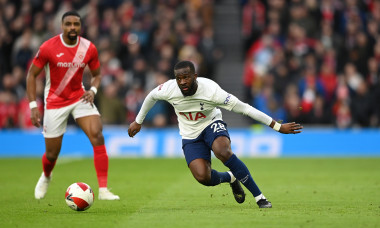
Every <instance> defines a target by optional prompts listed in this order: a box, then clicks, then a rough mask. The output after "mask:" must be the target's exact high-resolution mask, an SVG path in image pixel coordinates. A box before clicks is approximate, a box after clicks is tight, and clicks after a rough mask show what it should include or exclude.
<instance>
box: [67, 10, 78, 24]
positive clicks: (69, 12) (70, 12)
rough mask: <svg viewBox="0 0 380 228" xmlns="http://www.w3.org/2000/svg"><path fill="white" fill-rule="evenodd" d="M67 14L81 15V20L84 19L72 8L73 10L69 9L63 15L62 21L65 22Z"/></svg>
mask: <svg viewBox="0 0 380 228" xmlns="http://www.w3.org/2000/svg"><path fill="white" fill-rule="evenodd" d="M67 16H76V17H79V19H80V20H82V18H81V17H80V15H79V13H78V12H77V11H74V10H71V11H67V12H66V13H64V14H63V15H62V22H63V19H65V17H67Z"/></svg>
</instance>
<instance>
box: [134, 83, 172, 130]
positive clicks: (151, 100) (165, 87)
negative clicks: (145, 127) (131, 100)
mask: <svg viewBox="0 0 380 228" xmlns="http://www.w3.org/2000/svg"><path fill="white" fill-rule="evenodd" d="M168 93H169V84H168V82H166V83H164V84H161V85H159V86H157V87H156V88H154V89H153V90H152V91H150V93H149V94H148V96H146V98H145V100H144V102H143V104H142V106H141V109H140V111H139V113H138V114H137V116H136V123H138V124H142V122H143V121H144V119H145V117H146V115H147V114H148V112H149V110H150V109H151V108H152V107H153V105H154V104H156V102H157V101H158V100H167V96H168Z"/></svg>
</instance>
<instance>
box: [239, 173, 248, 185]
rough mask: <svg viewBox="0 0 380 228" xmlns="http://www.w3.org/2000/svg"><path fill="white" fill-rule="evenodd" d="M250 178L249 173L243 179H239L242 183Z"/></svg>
mask: <svg viewBox="0 0 380 228" xmlns="http://www.w3.org/2000/svg"><path fill="white" fill-rule="evenodd" d="M248 178H249V175H247V176H245V177H244V178H243V179H241V180H239V181H240V182H241V183H243V184H244V183H245V182H246V181H247V180H248Z"/></svg>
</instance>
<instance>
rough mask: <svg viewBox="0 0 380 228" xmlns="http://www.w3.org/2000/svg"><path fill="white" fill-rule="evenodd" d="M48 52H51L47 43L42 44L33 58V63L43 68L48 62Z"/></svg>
mask: <svg viewBox="0 0 380 228" xmlns="http://www.w3.org/2000/svg"><path fill="white" fill-rule="evenodd" d="M48 53H49V52H48V51H47V50H46V48H45V45H44V44H43V45H41V47H40V49H39V50H38V52H37V54H36V56H34V58H33V64H34V65H35V66H37V67H38V68H43V67H44V66H45V65H46V63H47V62H48V57H49V56H48Z"/></svg>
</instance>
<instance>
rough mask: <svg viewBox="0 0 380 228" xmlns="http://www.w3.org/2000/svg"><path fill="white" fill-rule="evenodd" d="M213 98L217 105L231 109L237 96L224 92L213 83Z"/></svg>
mask: <svg viewBox="0 0 380 228" xmlns="http://www.w3.org/2000/svg"><path fill="white" fill-rule="evenodd" d="M213 100H214V102H215V103H216V104H217V106H218V107H221V108H224V109H226V110H228V111H231V110H232V108H233V107H234V106H235V105H236V102H237V101H238V98H237V97H235V96H234V95H232V94H230V93H228V92H226V91H225V90H223V89H222V88H221V87H220V86H219V85H218V84H216V83H215V92H214V97H213Z"/></svg>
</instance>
